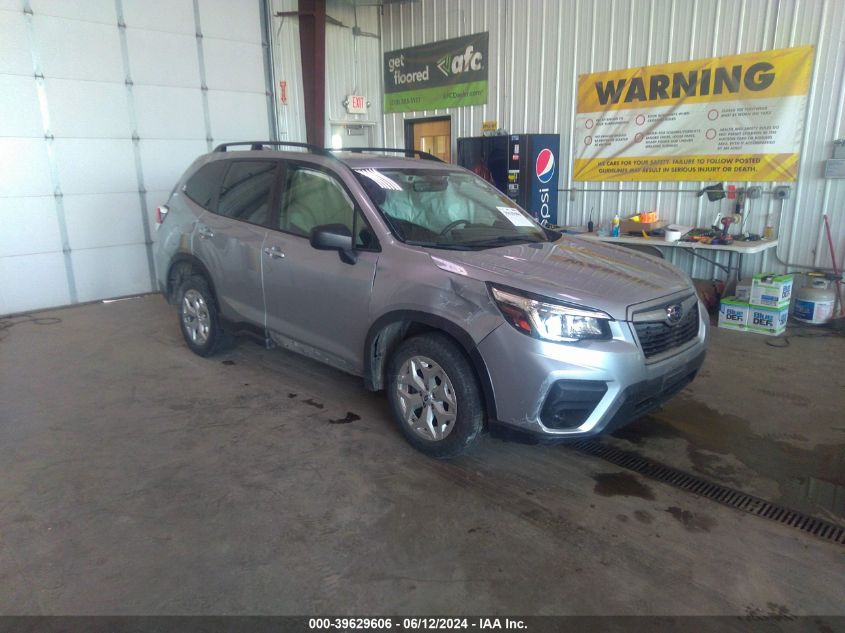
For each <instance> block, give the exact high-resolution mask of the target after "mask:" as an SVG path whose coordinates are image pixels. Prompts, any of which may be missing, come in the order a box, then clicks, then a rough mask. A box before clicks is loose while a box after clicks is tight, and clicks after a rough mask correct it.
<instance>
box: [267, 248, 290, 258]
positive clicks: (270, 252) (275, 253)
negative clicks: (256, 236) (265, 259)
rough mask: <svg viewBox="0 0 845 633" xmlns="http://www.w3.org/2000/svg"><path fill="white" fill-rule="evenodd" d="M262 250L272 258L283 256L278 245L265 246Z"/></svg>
mask: <svg viewBox="0 0 845 633" xmlns="http://www.w3.org/2000/svg"><path fill="white" fill-rule="evenodd" d="M263 250H264V254H265V255H269V256H270V257H272V258H273V259H282V258H283V257H284V256H285V254H284V253H283V252H282V249H281V248H279V247H278V246H265V247H264V249H263Z"/></svg>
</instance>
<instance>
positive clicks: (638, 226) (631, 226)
mask: <svg viewBox="0 0 845 633" xmlns="http://www.w3.org/2000/svg"><path fill="white" fill-rule="evenodd" d="M664 226H666V222H665V221H664V220H657V221H656V222H634V221H633V220H621V221H620V222H619V235H627V234H628V233H629V232H630V231H636V232H637V233H638V234H639V233H640V232H641V231H645V232H646V233H648V232H649V231H653V230H654V229H662V228H663V227H664Z"/></svg>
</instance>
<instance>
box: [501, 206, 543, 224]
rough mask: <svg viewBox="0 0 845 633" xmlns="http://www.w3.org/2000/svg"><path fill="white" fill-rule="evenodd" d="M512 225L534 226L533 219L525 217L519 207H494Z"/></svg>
mask: <svg viewBox="0 0 845 633" xmlns="http://www.w3.org/2000/svg"><path fill="white" fill-rule="evenodd" d="M496 208H497V209H498V210H499V212H500V213H501V214H502V215H504V216H505V217H506V218H507V219H508V220H510V222H511V224H513V225H514V226H536V224H535V223H534V221H533V220H531V219H530V218H526V217H525V216H524V215H523V214H522V213H521V212H520V211H519V209H514V208H513V207H496Z"/></svg>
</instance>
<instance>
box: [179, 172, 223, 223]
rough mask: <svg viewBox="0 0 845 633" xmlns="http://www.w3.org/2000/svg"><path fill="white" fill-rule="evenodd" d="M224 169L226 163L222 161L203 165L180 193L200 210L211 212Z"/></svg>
mask: <svg viewBox="0 0 845 633" xmlns="http://www.w3.org/2000/svg"><path fill="white" fill-rule="evenodd" d="M226 167H228V163H226V162H225V161H222V160H217V161H214V162H213V163H208V164H207V165H203V166H202V167H200V168H199V171H197V173H195V174H194V175H193V176H191V177H190V178H188V182H186V183H185V186H184V187H183V188H182V191H184V192H185V195H186V196H188V197H189V198H190V199H191V200H193V201H194V202H196V203H197V204H198V205H200V206H201V207H202V208H204V209H209V210H210V211H213V210H214V209H213V205H214V197H215V196H216V195H217V191H218V189H220V181H221V180H223V174H224V173H225V171H226Z"/></svg>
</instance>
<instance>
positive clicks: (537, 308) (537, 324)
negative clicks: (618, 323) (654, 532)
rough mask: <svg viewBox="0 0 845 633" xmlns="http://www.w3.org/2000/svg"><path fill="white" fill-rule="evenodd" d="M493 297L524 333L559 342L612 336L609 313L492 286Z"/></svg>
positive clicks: (512, 323) (508, 317)
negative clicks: (543, 299)
mask: <svg viewBox="0 0 845 633" xmlns="http://www.w3.org/2000/svg"><path fill="white" fill-rule="evenodd" d="M491 291H492V293H493V299H494V300H495V301H496V305H498V306H499V310H501V311H502V315H503V316H504V317H505V320H506V321H507V322H508V323H510V324H511V325H512V326H513V327H515V328H516V329H517V330H519V331H520V332H522V333H524V334H528V335H529V336H535V337H537V338H541V339H544V340H546V341H554V342H556V343H573V342H575V341H581V340H583V339H609V338H610V326H609V325H608V324H607V322H608V321H609V320H611V317H610V315H609V314H605V313H604V312H599V311H598V310H590V309H588V308H578V307H574V306H565V305H561V304H557V303H547V302H545V301H541V300H540V299H539V298H533V297H529V296H525V295H522V294H517V293H516V292H514V291H512V290H503V289H501V288H497V287H495V286H491Z"/></svg>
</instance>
